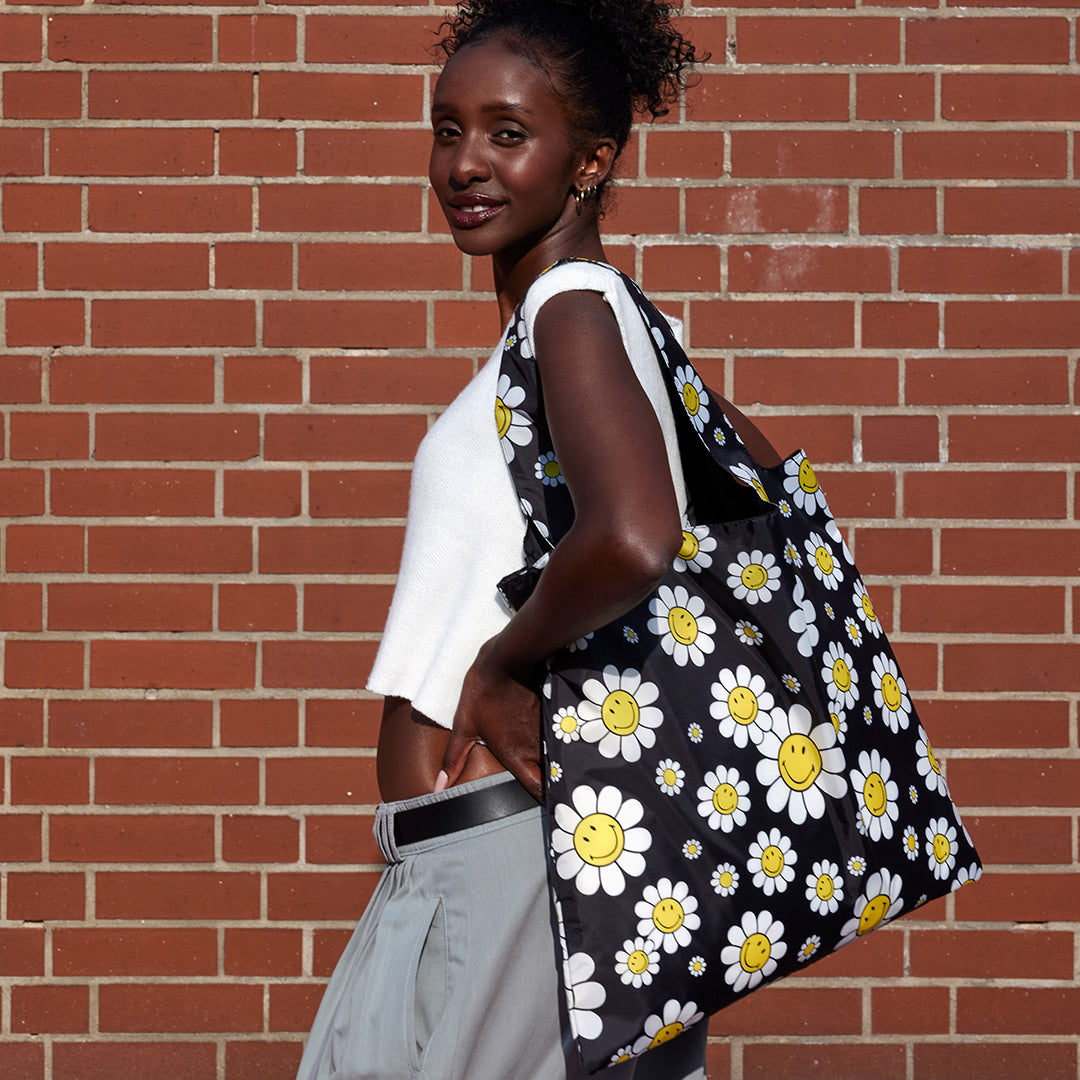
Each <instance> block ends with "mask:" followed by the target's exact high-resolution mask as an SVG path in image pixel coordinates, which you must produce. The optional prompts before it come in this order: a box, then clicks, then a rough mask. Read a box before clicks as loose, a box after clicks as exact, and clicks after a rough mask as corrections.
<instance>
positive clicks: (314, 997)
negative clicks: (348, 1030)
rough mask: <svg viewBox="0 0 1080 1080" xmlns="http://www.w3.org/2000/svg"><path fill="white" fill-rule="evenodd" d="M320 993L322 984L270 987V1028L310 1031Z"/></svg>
mask: <svg viewBox="0 0 1080 1080" xmlns="http://www.w3.org/2000/svg"><path fill="white" fill-rule="evenodd" d="M322 995H323V987H322V986H305V985H299V986H289V985H286V986H274V987H271V990H270V1030H271V1031H296V1032H305V1031H310V1030H311V1025H312V1023H313V1022H314V1020H315V1013H316V1011H317V1009H318V1007H319V1002H320V1001H321V1000H322Z"/></svg>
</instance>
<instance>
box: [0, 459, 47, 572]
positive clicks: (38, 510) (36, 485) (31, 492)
mask: <svg viewBox="0 0 1080 1080" xmlns="http://www.w3.org/2000/svg"><path fill="white" fill-rule="evenodd" d="M44 512H45V474H44V472H42V471H41V470H40V469H4V470H3V471H2V472H0V514H2V515H3V516H4V517H36V516H38V515H39V514H43V513H44ZM9 539H10V533H9ZM8 569H9V570H10V569H12V567H11V566H10V565H9V567H8Z"/></svg>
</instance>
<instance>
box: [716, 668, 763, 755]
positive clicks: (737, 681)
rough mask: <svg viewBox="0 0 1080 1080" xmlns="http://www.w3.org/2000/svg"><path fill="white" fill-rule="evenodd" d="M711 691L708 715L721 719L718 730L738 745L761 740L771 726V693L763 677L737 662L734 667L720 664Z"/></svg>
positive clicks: (742, 745)
mask: <svg viewBox="0 0 1080 1080" xmlns="http://www.w3.org/2000/svg"><path fill="white" fill-rule="evenodd" d="M710 691H711V693H712V696H713V699H714V700H713V703H712V704H711V705H710V706H709V715H710V716H711V717H712V718H713V719H714V720H719V721H720V734H721V735H722V736H723V737H724V738H725V739H731V740H732V742H734V743H735V745H736V746H737V747H739V748H740V749H742V748H743V747H745V746H746V744H747V742H752V743H754V744H755V745H757V744H758V743H760V742H761V739H762V736H763V735H764V734H765V732H766V731H768V730H769V728H770V727H772V718H771V717H770V716H769V710H770V709H772V707H773V696H772V694H770V693H769V692H768V691H767V690H766V689H765V680H764V679H763V678H762V677H761V676H760V675H755V674H753V673H752V672H751V671H750V669H749V668H748V667H747V666H746V665H745V664H740V665H739V666H738V667H737V668H736V669H735V670H734V671H732V670H731V669H730V668H723V669H722V670H721V671H720V675H719V677H718V679H717V681H716V682H714V683H713V684H712V686H711V687H710Z"/></svg>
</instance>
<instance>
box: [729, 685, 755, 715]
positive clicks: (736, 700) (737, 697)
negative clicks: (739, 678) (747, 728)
mask: <svg viewBox="0 0 1080 1080" xmlns="http://www.w3.org/2000/svg"><path fill="white" fill-rule="evenodd" d="M727 707H728V712H730V713H731V716H732V718H733V719H734V720H735V722H736V723H739V724H752V723H753V722H754V718H755V717H756V716H757V714H758V703H757V695H756V694H755V693H754V691H753V690H751V689H749V687H746V686H736V687H735V689H734V690H732V691H731V693H730V694H728V698H727Z"/></svg>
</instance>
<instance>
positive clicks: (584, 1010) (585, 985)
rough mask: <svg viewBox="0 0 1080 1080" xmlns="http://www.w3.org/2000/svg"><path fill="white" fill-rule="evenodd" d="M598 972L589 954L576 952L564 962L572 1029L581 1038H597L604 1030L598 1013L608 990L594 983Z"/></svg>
mask: <svg viewBox="0 0 1080 1080" xmlns="http://www.w3.org/2000/svg"><path fill="white" fill-rule="evenodd" d="M595 970H596V965H595V964H594V963H593V960H592V957H591V956H589V954H588V953H583V952H579V953H574V955H573V956H571V957H570V959H569V960H567V961H565V962H564V963H563V983H564V985H565V986H566V1004H567V1012H568V1013H569V1014H570V1030H571V1031H572V1032H573V1033H574V1036H575V1037H576V1038H578V1039H598V1038H600V1035H601V1033H602V1032H603V1030H604V1022H603V1020H601V1019H600V1016H599V1014H598V1013H597V1012H596V1010H597V1009H599V1008H600V1006H601V1005H603V1004H604V1002H605V1001H606V1000H607V991H606V990H605V989H604V988H603V986H602V985H601V984H600V983H598V982H593V981H592V976H593V972H595Z"/></svg>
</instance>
